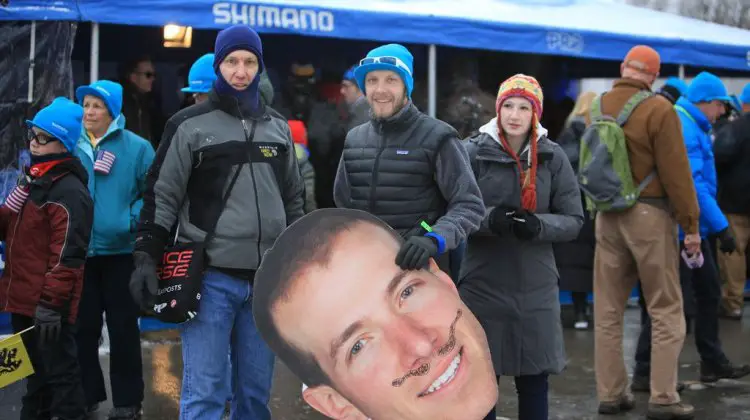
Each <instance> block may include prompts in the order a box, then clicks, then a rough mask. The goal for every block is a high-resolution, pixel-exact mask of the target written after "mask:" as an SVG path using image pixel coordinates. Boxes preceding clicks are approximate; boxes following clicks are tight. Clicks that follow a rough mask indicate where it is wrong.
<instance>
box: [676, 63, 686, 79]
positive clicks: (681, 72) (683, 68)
mask: <svg viewBox="0 0 750 420" xmlns="http://www.w3.org/2000/svg"><path fill="white" fill-rule="evenodd" d="M677 74H678V75H679V76H680V79H681V80H685V66H684V65H683V64H680V69H679V70H678V73H677Z"/></svg>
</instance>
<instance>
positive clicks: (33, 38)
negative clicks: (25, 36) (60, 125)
mask: <svg viewBox="0 0 750 420" xmlns="http://www.w3.org/2000/svg"><path fill="white" fill-rule="evenodd" d="M35 56H36V21H35V20H32V21H31V45H30V46H29V91H28V94H27V98H26V99H27V100H28V101H29V104H31V103H32V102H33V101H34V65H35V63H34V57H35Z"/></svg>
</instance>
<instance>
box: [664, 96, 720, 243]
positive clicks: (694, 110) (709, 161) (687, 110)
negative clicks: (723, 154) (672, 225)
mask: <svg viewBox="0 0 750 420" xmlns="http://www.w3.org/2000/svg"><path fill="white" fill-rule="evenodd" d="M675 109H676V110H677V115H679V117H680V122H682V137H683V138H684V139H685V148H686V149H687V154H688V159H689V160H690V168H691V169H692V171H693V182H694V183H695V191H696V193H697V195H698V205H699V207H700V211H701V216H700V233H701V237H703V238H706V237H708V235H712V234H715V233H718V232H721V231H722V230H724V229H726V228H727V227H728V226H729V222H727V218H726V217H725V216H724V213H722V212H721V209H720V208H719V204H718V203H717V202H716V191H717V182H716V165H715V164H714V152H713V144H712V143H711V122H710V121H708V118H706V116H705V115H703V113H702V112H701V111H700V109H698V107H697V106H695V105H694V104H693V103H692V102H690V101H688V100H687V99H685V98H684V97H683V98H680V99H679V100H678V101H677V104H676V105H675ZM684 236H685V234H684V232H683V231H682V229H680V239H682V238H684Z"/></svg>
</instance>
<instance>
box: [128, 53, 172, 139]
mask: <svg viewBox="0 0 750 420" xmlns="http://www.w3.org/2000/svg"><path fill="white" fill-rule="evenodd" d="M121 78H122V80H121V84H122V87H123V98H122V113H123V115H125V120H126V121H127V126H126V128H127V129H128V130H130V131H132V132H134V133H135V134H137V135H139V136H141V137H143V138H144V139H146V140H148V141H150V142H151V144H152V145H153V146H154V149H156V148H157V147H158V146H159V140H160V139H161V133H162V131H163V129H164V117H163V115H162V112H161V109H160V107H159V104H158V102H157V99H158V98H157V96H156V94H155V92H154V90H153V88H154V82H155V81H156V70H155V69H154V64H153V63H152V62H151V59H150V58H148V57H145V56H144V57H139V58H136V59H134V60H132V61H129V62H126V63H125V64H124V65H123V66H122V68H121Z"/></svg>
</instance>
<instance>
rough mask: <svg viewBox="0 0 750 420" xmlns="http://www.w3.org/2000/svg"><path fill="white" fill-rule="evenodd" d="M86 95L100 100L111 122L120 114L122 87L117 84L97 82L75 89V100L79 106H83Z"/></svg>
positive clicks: (103, 81)
mask: <svg viewBox="0 0 750 420" xmlns="http://www.w3.org/2000/svg"><path fill="white" fill-rule="evenodd" d="M88 95H92V96H96V97H97V98H99V99H101V100H102V101H103V102H104V106H105V107H107V111H109V115H110V116H111V117H112V119H113V120H114V119H115V118H117V117H119V116H120V113H121V112H122V86H121V85H120V84H119V83H116V82H112V81H110V80H99V81H96V82H94V83H92V84H90V85H88V86H80V87H79V88H78V89H76V100H77V101H78V103H79V104H81V105H83V99H84V98H85V97H86V96H88Z"/></svg>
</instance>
